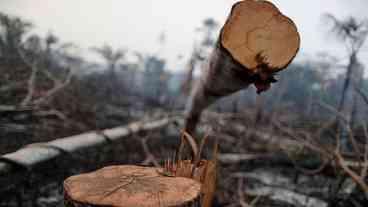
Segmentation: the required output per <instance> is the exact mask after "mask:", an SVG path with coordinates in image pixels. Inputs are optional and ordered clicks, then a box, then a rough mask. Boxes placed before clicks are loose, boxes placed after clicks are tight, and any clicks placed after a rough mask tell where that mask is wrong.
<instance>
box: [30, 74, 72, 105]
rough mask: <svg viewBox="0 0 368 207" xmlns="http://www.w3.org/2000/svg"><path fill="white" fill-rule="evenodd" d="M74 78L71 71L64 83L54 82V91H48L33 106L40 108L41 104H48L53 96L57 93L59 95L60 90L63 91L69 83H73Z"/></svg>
mask: <svg viewBox="0 0 368 207" xmlns="http://www.w3.org/2000/svg"><path fill="white" fill-rule="evenodd" d="M72 77H73V73H72V71H71V70H69V73H68V75H67V77H66V78H65V80H64V81H63V82H60V81H57V80H56V81H54V83H55V85H54V87H53V88H52V89H50V90H48V91H47V92H46V94H45V95H44V96H42V97H41V98H38V99H36V100H34V101H33V104H34V105H36V106H39V105H41V104H43V103H44V102H46V101H47V100H48V99H49V98H50V97H52V96H53V95H55V94H56V93H58V92H59V91H60V90H62V89H63V88H65V87H66V86H67V85H69V83H70V82H71V79H72Z"/></svg>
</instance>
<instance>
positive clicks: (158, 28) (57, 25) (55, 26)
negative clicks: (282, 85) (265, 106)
mask: <svg viewBox="0 0 368 207" xmlns="http://www.w3.org/2000/svg"><path fill="white" fill-rule="evenodd" d="M234 2H236V0H181V1H180V0H0V11H3V12H6V13H9V14H13V15H18V16H21V17H24V18H26V19H28V20H30V21H32V22H33V23H34V24H35V26H36V28H35V29H34V32H37V33H40V34H45V33H47V32H48V31H52V32H53V33H55V34H56V35H58V36H59V37H61V39H62V40H63V41H71V42H74V43H76V44H78V45H80V46H81V47H82V48H84V49H86V48H88V47H91V46H99V45H102V44H104V43H108V44H111V45H113V47H115V48H117V47H123V48H128V49H130V50H138V51H144V52H150V53H155V52H157V51H158V49H159V47H158V45H159V44H158V41H157V40H158V37H159V35H160V34H161V33H162V32H165V33H166V35H167V41H166V45H165V47H164V49H163V51H161V55H162V56H163V57H166V58H168V59H169V63H170V64H169V67H170V68H171V69H173V68H175V67H177V69H178V68H179V67H180V66H179V65H183V64H176V63H179V62H178V60H177V57H178V55H179V54H181V55H184V57H188V56H189V53H190V51H191V48H192V45H193V41H194V39H195V32H194V30H195V28H196V27H198V26H200V24H201V21H202V20H203V19H205V18H207V17H213V18H214V19H216V20H217V21H219V22H220V23H221V24H222V23H223V22H224V21H225V18H226V16H227V15H228V13H229V11H230V8H231V6H232V4H233V3H234ZM272 2H274V3H275V4H276V5H277V6H278V7H279V9H280V10H281V11H282V12H283V13H284V14H286V15H287V16H289V17H290V18H292V19H293V20H294V21H295V23H296V24H297V26H298V29H299V31H300V33H301V37H302V49H301V52H300V56H302V57H304V56H307V55H310V56H313V55H314V54H316V53H317V52H319V51H333V50H335V51H337V52H335V55H337V56H338V57H340V58H344V51H343V48H342V47H338V44H337V43H336V41H334V40H333V38H331V37H330V36H329V35H328V34H327V29H326V27H325V26H324V24H323V23H322V21H321V15H322V14H324V13H326V12H329V13H332V14H334V15H336V16H337V17H338V18H344V17H346V16H349V15H354V16H357V17H360V18H362V17H368V12H365V11H364V10H365V9H366V8H368V1H367V0H273V1H272ZM366 48H367V47H366ZM366 51H367V49H365V52H364V53H362V55H361V59H365V60H366V59H367V58H365V56H367V55H368V53H367V52H366ZM84 52H85V53H86V52H88V50H87V49H86V50H84ZM184 60H185V59H184ZM364 62H365V63H366V64H368V60H367V61H364ZM179 69H180V68H179Z"/></svg>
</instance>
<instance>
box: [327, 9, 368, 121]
mask: <svg viewBox="0 0 368 207" xmlns="http://www.w3.org/2000/svg"><path fill="white" fill-rule="evenodd" d="M325 19H326V20H327V21H329V22H330V23H331V31H332V32H333V34H334V35H335V36H336V37H337V39H338V40H340V41H342V42H343V44H344V45H345V47H346V50H347V52H348V54H349V63H348V66H347V70H346V74H345V80H344V84H343V88H342V92H341V99H340V101H339V105H338V111H339V112H345V115H346V116H347V118H348V119H349V120H350V121H353V119H352V117H351V116H352V112H353V109H350V111H349V109H346V108H349V107H348V106H347V103H348V102H349V100H348V99H349V98H348V95H349V93H350V96H351V97H350V99H351V100H353V99H354V96H356V95H355V92H354V91H355V90H354V86H355V87H361V85H359V83H361V82H362V81H361V78H362V74H359V73H361V72H362V71H358V70H359V68H361V67H359V66H360V63H359V60H358V53H359V52H360V49H361V48H362V46H363V44H364V42H365V40H366V38H367V35H368V22H367V20H362V21H358V20H357V19H355V18H354V17H349V18H347V19H344V20H339V19H337V18H336V17H335V16H333V15H332V14H326V15H325Z"/></svg>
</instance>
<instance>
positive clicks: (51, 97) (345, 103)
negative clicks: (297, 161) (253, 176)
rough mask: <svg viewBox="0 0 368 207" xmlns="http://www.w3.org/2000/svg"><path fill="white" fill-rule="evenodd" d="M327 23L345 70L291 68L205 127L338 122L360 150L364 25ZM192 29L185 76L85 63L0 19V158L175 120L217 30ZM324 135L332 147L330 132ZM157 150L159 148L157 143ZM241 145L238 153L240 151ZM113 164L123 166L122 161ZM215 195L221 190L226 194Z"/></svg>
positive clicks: (317, 61) (325, 58) (226, 103)
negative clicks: (171, 116)
mask: <svg viewBox="0 0 368 207" xmlns="http://www.w3.org/2000/svg"><path fill="white" fill-rule="evenodd" d="M325 18H326V20H328V21H327V23H326V24H328V25H329V26H331V29H332V31H330V32H332V33H334V34H336V36H337V37H336V38H337V39H338V40H339V41H340V42H341V44H344V45H347V47H346V54H347V60H339V59H337V58H335V57H334V56H333V54H327V53H320V54H318V55H316V56H315V58H312V59H306V58H304V59H303V60H298V61H295V62H293V63H292V64H291V65H290V66H289V67H288V69H286V70H285V71H283V72H281V73H280V75H279V76H278V77H276V79H278V83H277V84H275V85H273V86H272V88H271V89H270V90H269V91H268V92H267V93H264V94H262V95H257V94H256V91H255V90H254V88H250V89H248V90H245V91H241V92H239V93H236V94H233V95H232V96H230V97H226V98H224V99H222V100H221V101H219V102H218V103H216V104H214V105H213V106H211V108H210V109H209V111H210V112H211V113H209V115H208V116H206V117H209V118H206V117H205V118H204V125H210V126H211V125H212V126H213V125H221V124H222V122H221V121H218V123H216V121H214V120H216V119H220V120H222V119H224V120H226V121H227V122H229V123H232V122H234V125H233V126H237V124H239V123H240V125H241V124H243V125H246V126H249V125H252V126H255V129H257V127H260V128H262V130H261V131H264V129H263V128H267V129H269V128H268V126H271V125H273V123H274V120H275V119H277V120H279V121H280V123H282V125H283V126H284V127H288V128H290V129H293V130H302V131H303V132H309V131H308V130H310V131H311V133H314V132H315V131H317V130H318V129H319V128H320V127H321V126H322V125H324V124H325V123H328V122H329V121H330V120H331V119H332V118H334V117H339V116H340V115H341V114H342V116H344V117H345V118H344V119H346V120H347V122H348V126H349V127H350V128H351V129H352V131H353V133H354V137H356V139H357V140H358V141H359V142H361V143H360V146H359V149H358V151H359V152H360V151H361V149H360V148H364V146H365V145H366V144H364V143H366V141H365V139H364V138H365V134H364V129H365V126H366V125H367V119H366V117H367V115H368V107H367V104H368V79H367V78H366V77H365V76H364V72H365V65H363V63H362V62H361V61H360V60H359V58H358V54H359V52H360V50H361V48H362V47H363V45H364V41H365V39H366V36H367V34H368V30H367V22H366V21H361V20H357V19H355V18H347V19H344V20H339V19H336V18H335V17H333V16H331V15H326V17H325ZM199 25H201V26H200V27H199V28H198V29H197V30H198V31H197V32H198V36H200V37H201V38H200V41H197V42H195V43H194V44H193V51H192V54H191V55H190V59H189V60H188V64H187V65H186V68H185V70H184V71H185V72H184V73H183V72H174V70H170V68H167V65H166V64H165V63H166V61H165V59H163V58H161V57H160V56H159V54H146V53H144V52H137V51H135V50H134V48H131V49H129V48H128V49H121V48H115V47H114V46H111V45H102V46H96V47H93V48H90V49H89V50H90V53H93V54H97V55H100V56H101V58H102V59H103V60H104V62H103V63H96V62H91V61H90V60H87V59H85V58H83V57H82V56H80V55H79V54H78V53H77V52H76V51H77V50H78V45H77V44H74V43H68V42H63V41H62V39H60V38H59V37H58V36H57V34H53V33H49V34H48V35H47V36H45V37H42V36H39V35H37V34H33V33H32V28H33V27H35V26H37V25H33V24H32V23H31V22H28V21H27V20H24V19H21V18H19V17H14V16H9V15H7V14H4V13H0V72H1V74H2V75H1V76H0V93H1V95H0V153H1V154H6V153H9V152H14V151H16V150H17V149H19V148H21V147H23V146H25V145H27V144H31V143H36V142H45V141H50V140H54V139H56V138H62V137H67V136H71V135H76V134H80V133H83V132H86V131H91V130H99V129H106V128H112V127H115V126H120V125H124V124H127V123H129V122H131V121H135V120H140V119H143V118H145V117H150V118H154V117H163V116H165V114H168V113H180V112H182V111H183V109H184V106H185V103H186V100H187V99H188V96H189V93H190V88H191V86H192V85H193V82H195V81H196V79H197V75H196V74H197V73H200V72H199V71H200V70H201V68H202V67H203V65H204V64H206V59H207V57H208V55H209V51H211V48H212V47H213V45H214V44H215V41H216V37H217V36H216V35H217V32H218V29H219V28H218V27H219V25H218V23H217V22H216V21H215V20H213V19H211V18H209V19H206V20H203V22H199ZM326 32H327V31H326ZM128 56H129V57H134V58H127V57H128ZM216 114H219V115H216ZM221 114H225V115H226V114H233V115H235V114H236V115H237V116H236V117H241V118H239V119H237V120H233V119H236V118H227V117H226V116H225V118H221V117H222V115H221ZM213 115H214V117H212V116H213ZM214 122H215V123H214ZM340 125H341V124H339V122H337V123H335V125H334V126H333V127H331V128H333V129H340V128H341V126H340ZM334 127H335V128H334ZM225 128H226V127H223V130H224V131H225V132H217V133H218V134H221V133H224V134H226V133H228V135H223V137H227V138H228V139H230V142H231V143H233V142H235V141H234V140H232V138H229V136H232V137H244V136H245V135H244V134H241V132H237V131H236V130H237V129H234V130H229V131H227V129H225ZM230 128H231V127H230ZM342 128H344V127H342ZM220 131H221V130H220ZM240 131H241V130H240ZM281 132H282V133H281ZM281 132H280V133H281V134H287V133H286V132H285V131H282V130H281ZM349 132H350V131H349ZM236 133H239V134H236ZM326 133H327V132H326ZM332 133H333V135H332V137H334V136H335V135H336V133H337V130H335V131H334V130H332ZM296 134H298V133H296ZM321 134H323V135H324V136H330V135H328V133H327V134H324V132H323V133H321ZM340 134H342V135H341V136H345V137H342V138H341V140H345V142H346V150H347V151H349V152H350V151H354V150H355V149H354V146H352V145H354V143H350V142H349V141H348V140H349V139H348V138H346V137H348V136H350V134H349V133H348V132H346V130H345V129H340ZM340 134H339V136H340ZM156 136H157V135H156ZM249 136H251V135H249ZM252 136H253V135H252ZM242 139H243V138H242ZM244 139H245V138H244ZM331 140H334V138H331ZM331 140H330V139H328V138H326V140H323V142H329V143H328V144H330V145H334V144H336V143H335V142H334V141H331ZM362 140H363V141H362ZM160 141H161V142H165V140H164V139H161V140H160ZM248 141H249V140H248ZM161 142H159V141H155V143H151V147H152V148H154V149H155V150H157V151H158V152H157V153H160V152H159V151H165V150H164V149H162V148H160V147H156V146H160V144H161ZM243 142H244V143H242V144H244V145H246V143H247V141H244V140H243ZM330 142H331V143H330ZM170 144H172V143H170ZM242 144H241V145H242ZM137 145H140V144H137ZM241 145H239V146H241ZM171 147H173V146H171ZM222 147H223V148H224V149H223V150H224V151H229V149H230V151H231V152H232V153H234V152H239V153H241V152H244V150H243V149H241V148H239V149H232V144H228V145H226V144H224V145H223V146H222ZM248 147H249V146H248ZM137 148H140V147H139V146H137ZM354 152H356V151H354ZM362 153H363V154H364V151H362ZM118 154H119V153H117V154H115V155H118ZM163 154H164V155H166V154H167V153H163ZM359 154H360V153H359ZM359 156H360V155H359ZM359 156H358V157H359ZM126 159H128V158H126ZM131 159H132V160H134V159H136V158H134V157H133V158H131ZM119 161H120V162H130V161H128V160H123V158H122V157H120V158H119ZM230 169H231V167H230ZM226 170H229V169H228V168H226ZM364 179H365V178H364V176H363V180H364ZM221 186H222V185H221ZM222 187H224V189H227V190H228V187H229V186H228V185H227V184H226V185H225V184H224V186H222ZM359 192H361V191H359ZM329 193H330V194H331V195H332V194H333V192H329ZM220 194H221V196H219V197H220V198H219V203H229V202H230V201H231V200H232V199H233V198H231V196H230V194H231V192H226V190H224V191H221V193H220ZM359 195H360V194H359ZM344 199H346V198H345V197H344ZM0 205H1V202H0ZM13 205H15V204H13ZM4 206H5V204H4ZM224 206H225V205H224ZM331 206H332V205H331ZM357 206H359V205H357ZM361 206H362V205H361Z"/></svg>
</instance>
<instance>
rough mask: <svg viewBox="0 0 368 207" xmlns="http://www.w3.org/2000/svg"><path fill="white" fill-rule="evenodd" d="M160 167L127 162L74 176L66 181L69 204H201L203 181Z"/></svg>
mask: <svg viewBox="0 0 368 207" xmlns="http://www.w3.org/2000/svg"><path fill="white" fill-rule="evenodd" d="M160 171H161V169H160V168H154V167H141V166H133V165H123V166H111V167H105V168H102V169H100V170H97V171H95V172H91V173H86V174H81V175H76V176H72V177H70V178H68V179H67V180H65V181H64V201H65V206H67V207H84V206H88V207H91V206H96V207H97V206H115V207H151V206H160V207H166V206H167V207H168V206H170V207H176V206H177V207H182V206H183V207H184V206H186V207H187V206H188V207H195V206H200V197H201V196H200V195H201V184H200V183H199V182H197V181H195V180H193V179H189V178H184V177H172V176H168V175H165V174H162V173H160Z"/></svg>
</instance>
